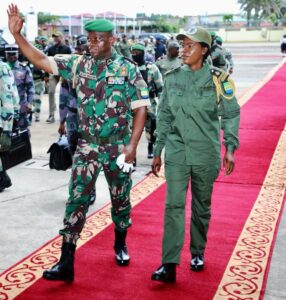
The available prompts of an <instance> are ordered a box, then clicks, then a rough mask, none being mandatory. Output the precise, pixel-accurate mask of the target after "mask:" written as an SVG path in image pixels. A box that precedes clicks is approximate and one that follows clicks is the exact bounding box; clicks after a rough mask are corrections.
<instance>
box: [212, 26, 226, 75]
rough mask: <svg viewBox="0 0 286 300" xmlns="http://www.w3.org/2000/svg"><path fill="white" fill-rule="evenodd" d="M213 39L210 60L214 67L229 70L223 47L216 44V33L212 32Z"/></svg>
mask: <svg viewBox="0 0 286 300" xmlns="http://www.w3.org/2000/svg"><path fill="white" fill-rule="evenodd" d="M210 34H211V38H212V46H211V53H210V58H211V64H212V65H213V66H214V67H217V68H220V69H222V70H224V71H226V70H227V64H226V60H225V56H224V53H223V50H222V47H221V46H220V45H218V44H217V42H216V36H217V35H216V33H215V32H214V31H211V32H210Z"/></svg>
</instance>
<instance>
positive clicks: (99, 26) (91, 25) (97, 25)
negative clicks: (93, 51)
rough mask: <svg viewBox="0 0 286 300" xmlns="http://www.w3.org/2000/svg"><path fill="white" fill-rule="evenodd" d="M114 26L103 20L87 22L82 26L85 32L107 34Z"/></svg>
mask: <svg viewBox="0 0 286 300" xmlns="http://www.w3.org/2000/svg"><path fill="white" fill-rule="evenodd" d="M114 27H115V26H114V24H113V23H112V22H110V21H108V20H105V19H96V20H90V21H87V22H86V23H85V25H84V29H85V30H86V31H97V32H108V31H112V30H113V29H114Z"/></svg>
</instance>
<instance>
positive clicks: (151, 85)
mask: <svg viewBox="0 0 286 300" xmlns="http://www.w3.org/2000/svg"><path fill="white" fill-rule="evenodd" d="M139 70H140V72H141V74H142V76H143V78H144V79H145V82H146V83H147V86H148V89H149V98H150V101H151V106H150V107H148V109H147V118H146V122H145V132H146V138H147V140H148V142H149V143H154V142H155V136H154V131H155V129H156V109H157V102H156V99H155V98H156V97H158V96H159V94H160V92H161V91H162V88H163V79H162V75H161V73H160V71H159V69H158V67H157V66H156V65H155V64H147V65H146V64H144V65H142V66H139ZM145 73H146V76H145V75H144V74H145Z"/></svg>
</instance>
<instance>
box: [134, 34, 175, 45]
mask: <svg viewBox="0 0 286 300" xmlns="http://www.w3.org/2000/svg"><path fill="white" fill-rule="evenodd" d="M150 36H153V37H154V39H158V38H159V39H161V41H162V42H163V43H164V44H166V42H167V41H168V40H169V39H170V38H171V34H170V33H161V32H145V33H142V34H140V35H139V39H140V40H144V39H145V38H150Z"/></svg>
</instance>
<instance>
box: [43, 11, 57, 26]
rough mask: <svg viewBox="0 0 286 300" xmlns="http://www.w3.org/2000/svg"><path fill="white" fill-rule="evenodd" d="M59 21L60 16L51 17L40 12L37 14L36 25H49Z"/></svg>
mask: <svg viewBox="0 0 286 300" xmlns="http://www.w3.org/2000/svg"><path fill="white" fill-rule="evenodd" d="M59 21H60V16H56V15H51V14H49V13H44V12H41V11H40V12H39V13H38V24H39V25H45V24H50V23H54V22H59Z"/></svg>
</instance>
